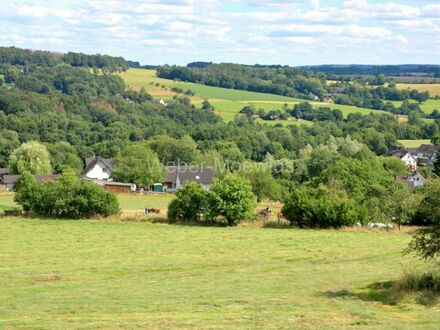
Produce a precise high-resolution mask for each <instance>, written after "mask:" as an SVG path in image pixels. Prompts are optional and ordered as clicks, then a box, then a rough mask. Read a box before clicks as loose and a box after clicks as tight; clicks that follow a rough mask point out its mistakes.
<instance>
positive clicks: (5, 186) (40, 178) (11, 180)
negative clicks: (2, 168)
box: [1, 174, 60, 191]
mask: <svg viewBox="0 0 440 330" xmlns="http://www.w3.org/2000/svg"><path fill="white" fill-rule="evenodd" d="M19 177H20V176H19V175H4V176H3V180H2V182H1V186H2V190H3V191H13V190H14V188H15V185H16V183H17V181H18V178H19ZM59 177H60V176H59V175H58V174H50V175H36V176H35V180H37V182H38V183H41V182H46V181H56V180H58V178H59Z"/></svg>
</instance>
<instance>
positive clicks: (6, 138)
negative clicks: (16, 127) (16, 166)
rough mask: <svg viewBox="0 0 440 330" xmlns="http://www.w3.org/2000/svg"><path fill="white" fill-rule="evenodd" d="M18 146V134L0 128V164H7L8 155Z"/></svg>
mask: <svg viewBox="0 0 440 330" xmlns="http://www.w3.org/2000/svg"><path fill="white" fill-rule="evenodd" d="M19 146H20V141H19V135H18V134H17V132H14V131H10V130H0V166H3V167H5V166H7V165H8V158H9V155H10V154H11V153H12V151H14V149H16V148H18V147H19Z"/></svg>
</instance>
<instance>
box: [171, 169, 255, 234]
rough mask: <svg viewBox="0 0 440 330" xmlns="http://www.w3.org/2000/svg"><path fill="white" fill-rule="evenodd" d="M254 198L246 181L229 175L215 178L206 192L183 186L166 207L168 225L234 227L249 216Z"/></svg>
mask: <svg viewBox="0 0 440 330" xmlns="http://www.w3.org/2000/svg"><path fill="white" fill-rule="evenodd" d="M255 206H256V197H255V195H254V194H253V192H252V187H251V185H250V183H249V181H248V180H246V179H244V178H242V177H240V176H238V175H235V174H228V175H226V176H225V177H224V178H223V179H216V180H214V183H213V185H212V187H211V189H210V190H209V191H207V190H205V189H203V187H202V186H201V185H200V184H198V183H196V182H191V183H188V184H185V185H184V186H183V187H182V188H181V189H179V190H178V191H177V193H176V198H175V199H174V200H173V201H172V202H171V204H170V206H169V208H168V220H169V222H171V223H173V222H203V223H205V224H226V225H228V226H233V225H236V224H238V223H239V222H240V221H241V220H244V219H248V218H250V217H251V216H252V212H253V211H254V209H255Z"/></svg>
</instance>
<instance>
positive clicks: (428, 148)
mask: <svg viewBox="0 0 440 330" xmlns="http://www.w3.org/2000/svg"><path fill="white" fill-rule="evenodd" d="M439 151H440V147H439V146H435V145H432V144H422V145H421V146H420V147H419V148H418V149H417V163H418V165H422V166H428V167H432V166H433V165H434V162H435V160H436V159H437V156H438V154H439Z"/></svg>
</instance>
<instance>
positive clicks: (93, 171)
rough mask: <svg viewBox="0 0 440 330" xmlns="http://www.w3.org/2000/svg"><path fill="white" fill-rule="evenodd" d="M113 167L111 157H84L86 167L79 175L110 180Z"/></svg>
mask: <svg viewBox="0 0 440 330" xmlns="http://www.w3.org/2000/svg"><path fill="white" fill-rule="evenodd" d="M113 169H114V165H113V161H112V160H111V159H107V158H102V157H96V158H93V159H86V167H85V168H84V170H83V172H82V175H81V177H83V178H87V179H92V180H105V181H111V180H112V173H113Z"/></svg>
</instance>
